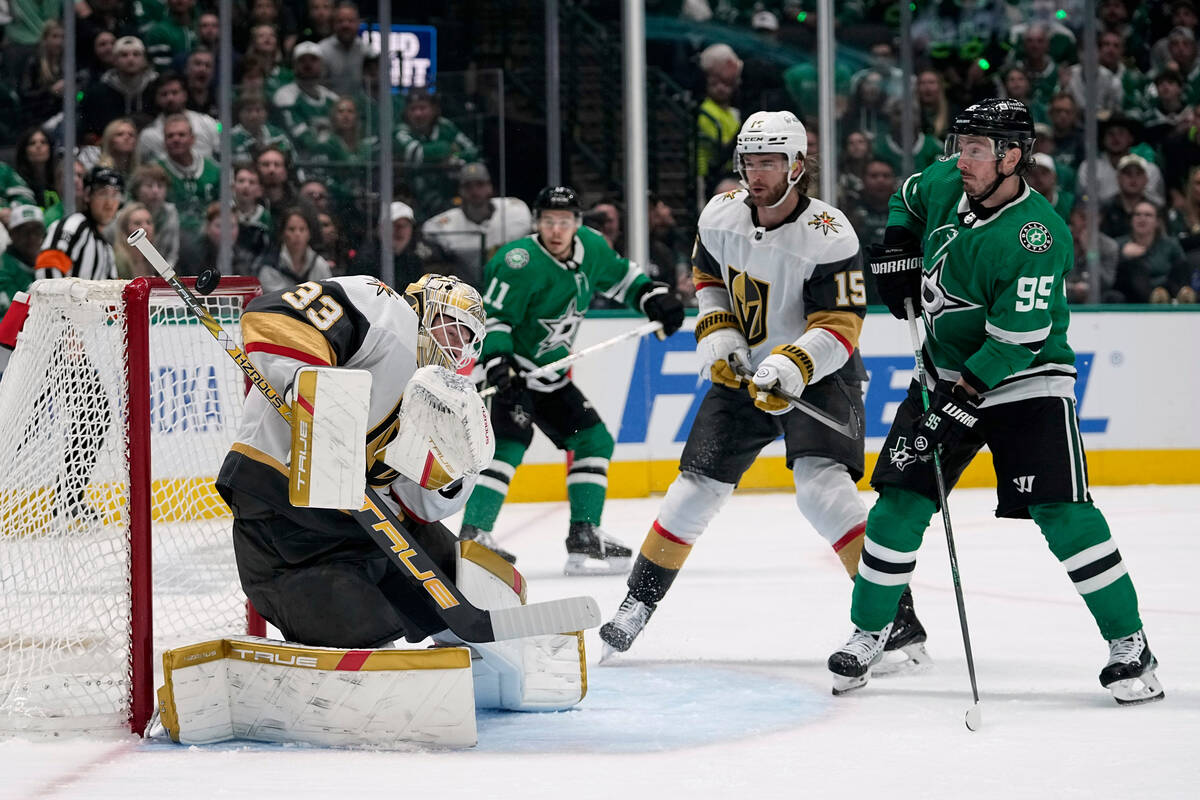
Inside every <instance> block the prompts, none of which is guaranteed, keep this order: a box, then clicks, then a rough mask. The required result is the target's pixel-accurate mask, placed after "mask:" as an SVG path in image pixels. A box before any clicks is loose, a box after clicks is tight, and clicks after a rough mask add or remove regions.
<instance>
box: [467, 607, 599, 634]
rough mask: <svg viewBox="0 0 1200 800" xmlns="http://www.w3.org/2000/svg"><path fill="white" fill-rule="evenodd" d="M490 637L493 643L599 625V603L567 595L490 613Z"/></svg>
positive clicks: (494, 610) (499, 609) (498, 609)
mask: <svg viewBox="0 0 1200 800" xmlns="http://www.w3.org/2000/svg"><path fill="white" fill-rule="evenodd" d="M490 614H491V618H492V636H493V639H494V640H495V641H497V642H499V641H504V640H506V639H521V638H523V637H526V636H541V635H543V634H548V633H573V632H574V631H582V630H587V629H588V628H595V627H596V626H597V625H599V624H600V606H599V604H598V603H597V602H596V601H595V600H594V599H592V598H591V597H567V598H565V599H563V600H548V601H546V602H544V603H532V604H530V605H527V606H514V607H513V608H497V609H493V610H492V611H491V612H490Z"/></svg>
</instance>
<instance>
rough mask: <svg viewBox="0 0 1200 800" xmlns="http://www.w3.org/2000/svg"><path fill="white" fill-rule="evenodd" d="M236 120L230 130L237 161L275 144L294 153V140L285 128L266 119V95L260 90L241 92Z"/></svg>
mask: <svg viewBox="0 0 1200 800" xmlns="http://www.w3.org/2000/svg"><path fill="white" fill-rule="evenodd" d="M233 113H234V116H235V117H237V124H236V125H234V126H233V128H231V129H230V131H229V137H230V142H231V144H230V147H231V149H232V150H233V160H234V161H247V160H250V159H253V158H254V156H255V154H256V153H257V152H258V151H259V150H261V149H262V148H264V147H267V146H268V145H274V146H276V147H278V148H279V149H280V150H282V151H283V152H284V153H291V151H292V142H291V140H290V139H288V136H287V134H286V133H284V131H283V129H282V128H276V127H275V126H274V125H271V124H270V123H269V122H267V98H266V97H264V96H263V95H261V94H259V93H257V92H247V93H246V94H243V95H240V96H239V97H238V99H237V100H236V101H235V102H234V104H233Z"/></svg>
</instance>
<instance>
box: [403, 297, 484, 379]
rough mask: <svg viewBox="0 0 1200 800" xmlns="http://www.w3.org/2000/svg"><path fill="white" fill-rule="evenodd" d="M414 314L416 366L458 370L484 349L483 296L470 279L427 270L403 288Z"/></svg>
mask: <svg viewBox="0 0 1200 800" xmlns="http://www.w3.org/2000/svg"><path fill="white" fill-rule="evenodd" d="M404 299H405V300H407V301H408V304H409V305H410V306H412V309H413V311H415V312H416V314H417V319H418V323H419V324H418V327H417V366H419V367H424V366H428V365H430V364H434V365H437V366H441V367H445V368H447V369H452V370H455V371H456V372H457V371H458V370H461V369H463V368H464V367H468V366H470V365H471V364H472V363H473V362H474V361H475V360H476V359H478V358H479V353H480V352H481V351H482V350H483V337H484V325H485V323H486V319H487V318H486V315H485V314H484V312H483V299H482V298H480V296H479V292H477V291H476V290H475V287H473V286H471V285H470V284H469V283H465V282H464V281H461V280H459V279H458V278H455V277H452V276H448V275H435V274H432V273H430V274H427V275H422V276H421V278H420V279H419V280H417V281H415V282H414V283H410V284H409V285H408V287H407V288H406V289H405V290H404Z"/></svg>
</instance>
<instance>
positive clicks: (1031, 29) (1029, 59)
mask: <svg viewBox="0 0 1200 800" xmlns="http://www.w3.org/2000/svg"><path fill="white" fill-rule="evenodd" d="M1050 43H1051V29H1050V27H1049V26H1048V25H1046V24H1045V23H1041V22H1031V23H1029V25H1027V26H1026V27H1025V31H1024V35H1023V36H1021V47H1020V52H1019V53H1018V54H1017V56H1016V58H1014V59H1013V60H1012V62H1011V63H1012V64H1013V66H1018V67H1021V68H1022V69H1024V70H1025V73H1026V75H1028V76H1029V83H1030V85H1031V87H1032V91H1031V93H1030V94H1031V95H1032V96H1033V97H1034V98H1035V99H1036V100H1037V101H1038V102H1039V103H1042V104H1043V105H1044V104H1046V103H1049V102H1050V98H1051V97H1053V96H1054V93H1055V92H1057V91H1058V86H1059V76H1058V64H1057V63H1055V60H1054V58H1053V57H1052V56H1051V55H1050Z"/></svg>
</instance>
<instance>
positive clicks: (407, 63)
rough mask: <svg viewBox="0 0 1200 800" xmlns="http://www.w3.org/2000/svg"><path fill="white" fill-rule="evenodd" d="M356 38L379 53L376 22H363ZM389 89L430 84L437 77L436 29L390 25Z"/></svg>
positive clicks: (397, 90)
mask: <svg viewBox="0 0 1200 800" xmlns="http://www.w3.org/2000/svg"><path fill="white" fill-rule="evenodd" d="M359 36H360V38H362V40H363V42H365V43H366V45H367V49H368V50H369V51H371V52H375V53H382V52H383V51H384V48H382V47H380V43H379V25H363V26H362V28H361V29H360V32H359ZM386 49H387V52H388V54H389V55H390V57H391V68H390V70H389V73H390V74H391V85H392V91H393V92H394V93H395V92H403V91H407V90H408V89H411V88H413V87H417V86H432V85H433V84H434V83H435V82H436V80H437V28H434V27H431V26H429V25H393V26H392V29H391V33H390V34H388V46H387V48H386Z"/></svg>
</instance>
